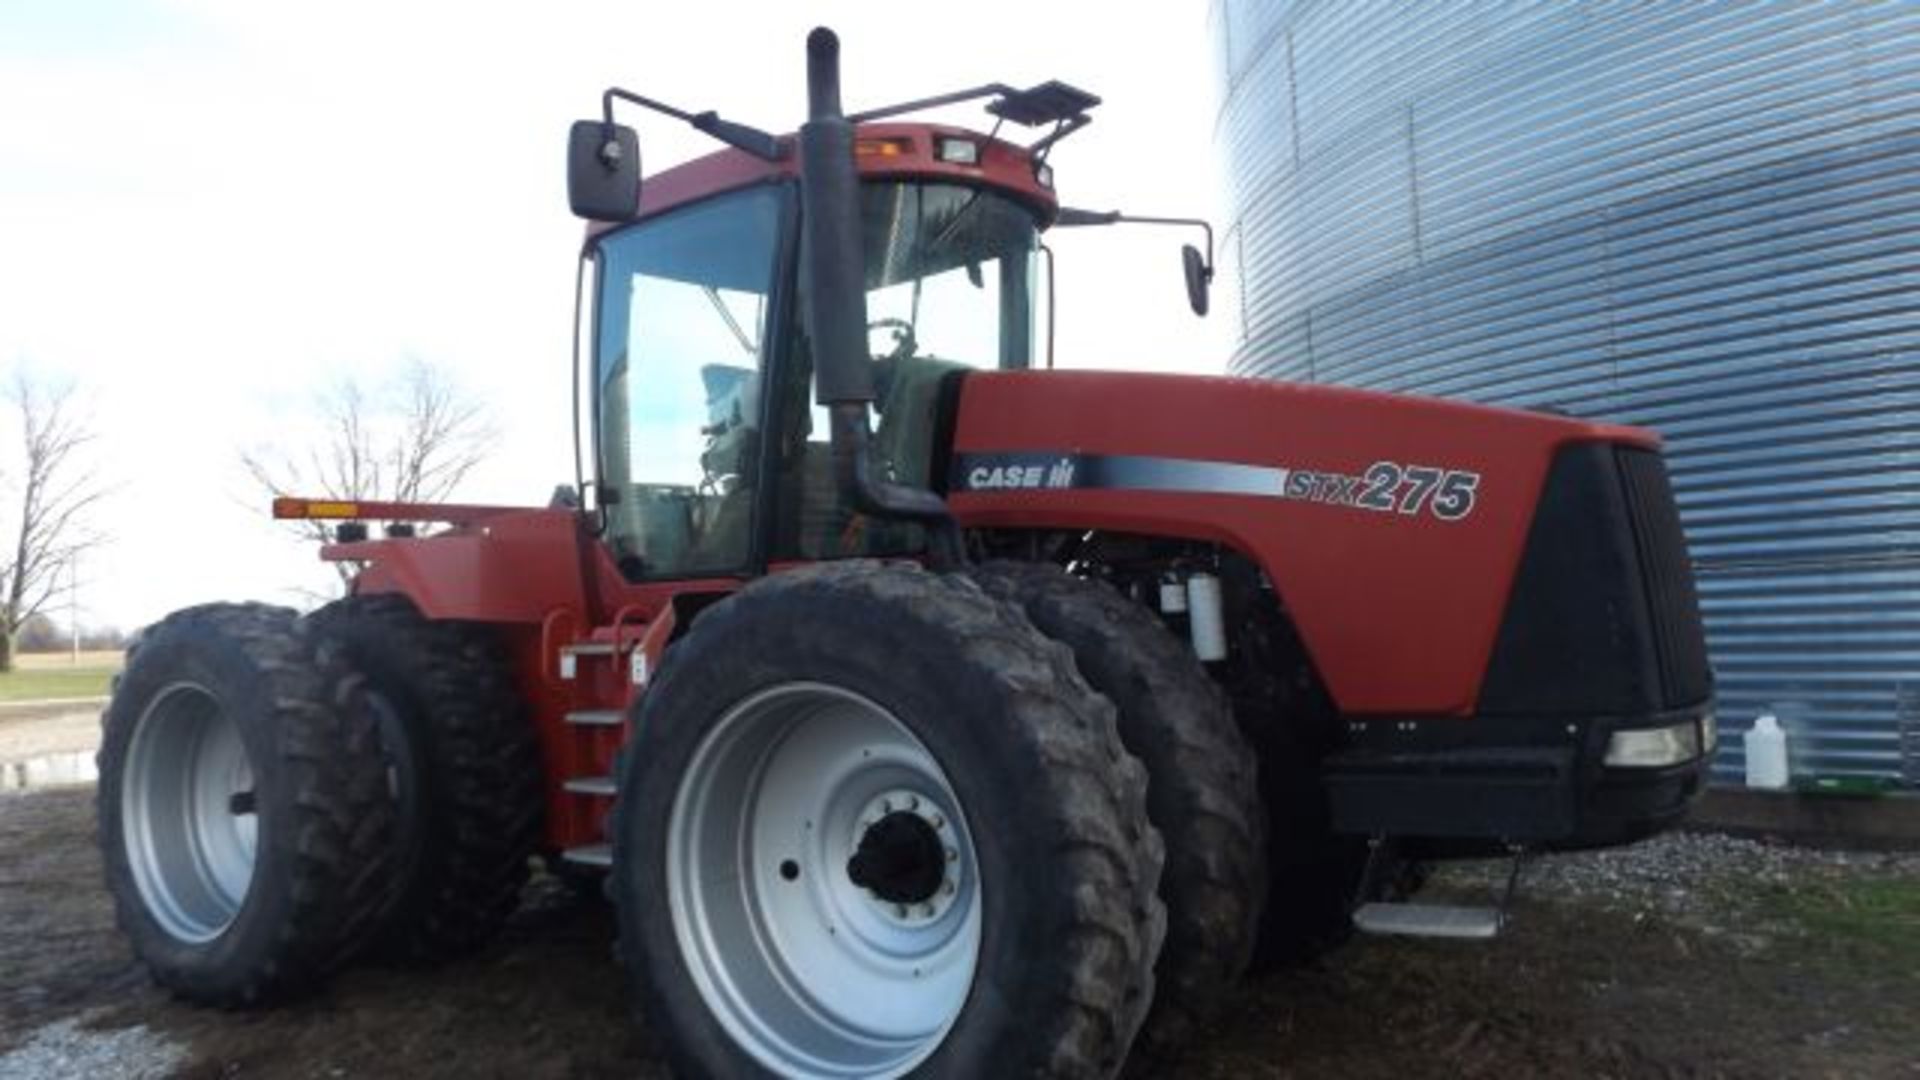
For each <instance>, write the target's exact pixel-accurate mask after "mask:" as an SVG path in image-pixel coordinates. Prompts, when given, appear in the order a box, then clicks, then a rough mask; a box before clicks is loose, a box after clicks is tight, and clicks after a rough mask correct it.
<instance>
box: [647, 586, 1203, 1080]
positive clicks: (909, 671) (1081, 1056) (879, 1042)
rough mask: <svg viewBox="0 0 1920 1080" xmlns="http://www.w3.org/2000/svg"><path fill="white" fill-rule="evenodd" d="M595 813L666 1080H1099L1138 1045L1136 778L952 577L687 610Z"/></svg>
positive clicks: (1064, 687)
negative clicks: (1076, 1079)
mask: <svg viewBox="0 0 1920 1080" xmlns="http://www.w3.org/2000/svg"><path fill="white" fill-rule="evenodd" d="M619 788H620V791H621V796H620V799H619V802H618V804H617V806H616V808H615V811H614V845H615V854H614V871H613V873H614V879H613V883H612V888H611V893H612V896H613V899H614V902H615V905H616V907H617V910H618V917H619V925H620V939H621V947H622V950H623V952H624V953H625V959H626V961H627V966H628V969H629V971H630V972H632V973H633V976H634V979H635V983H636V991H637V992H638V994H639V996H640V997H641V999H642V1001H643V1002H644V1004H645V1006H646V1009H647V1011H648V1013H649V1015H650V1016H651V1018H652V1020H653V1023H654V1026H655V1028H656V1030H659V1031H661V1032H663V1033H666V1034H667V1037H668V1040H669V1048H670V1052H671V1054H672V1056H673V1058H674V1063H675V1065H676V1066H677V1067H678V1068H679V1069H680V1070H681V1071H683V1072H684V1073H686V1074H687V1075H699V1076H740V1075H754V1074H757V1073H762V1072H771V1073H776V1074H781V1075H834V1076H896V1075H901V1074H904V1073H907V1072H910V1071H911V1072H913V1073H914V1074H915V1075H926V1076H983V1075H1009V1076H1012V1075H1020V1076H1025V1075H1042V1076H1106V1075H1111V1074H1113V1073H1114V1072H1116V1071H1117V1070H1118V1069H1119V1068H1120V1066H1121V1065H1122V1063H1123V1062H1124V1060H1125V1058H1126V1055H1127V1051H1128V1048H1129V1046H1130V1045H1131V1043H1132V1042H1133V1039H1134V1036H1135V1033H1136V1032H1137V1031H1138V1030H1139V1027H1140V1025H1141V1023H1142V1022H1143V1021H1144V1020H1145V1017H1146V1013H1147V1009H1148V1006H1149V1004H1150V1003H1151V1001H1152V1000H1153V992H1154V971H1153V964H1154V959H1155V957H1156V955H1157V954H1158V952H1159V949H1160V944H1161V941H1162V938H1163V936H1164V933H1165V920H1166V913H1165V908H1164V905H1163V904H1162V902H1161V900H1160V898H1159V896H1158V895H1157V894H1156V886H1157V884H1158V881H1159V876H1160V870H1161V864H1162V862H1163V859H1164V853H1163V849H1162V846H1161V841H1160V838H1159V834H1158V833H1157V832H1156V831H1155V830H1154V829H1153V827H1152V826H1151V824H1149V822H1148V819H1147V776H1146V771H1145V769H1144V768H1143V767H1142V766H1141V765H1140V763H1139V761H1138V760H1137V759H1135V758H1134V757H1133V756H1132V755H1131V754H1129V753H1128V752H1127V750H1126V748H1125V746H1124V744H1123V743H1122V742H1121V740H1120V736H1119V732H1118V729H1117V727H1116V724H1115V714H1114V711H1113V708H1112V706H1111V705H1110V704H1109V703H1108V702H1107V701H1106V699H1105V698H1103V697H1101V696H1100V695H1098V694H1095V693H1093V692H1092V690H1091V689H1090V688H1089V687H1088V686H1087V685H1086V683H1085V681H1084V680H1083V679H1082V678H1081V676H1080V674H1079V672H1078V671H1077V669H1076V668H1075V666H1074V661H1073V656H1072V653H1071V652H1070V651H1069V650H1068V649H1067V648H1066V647H1065V646H1063V645H1061V644H1059V643H1058V642H1055V641H1053V640H1051V639H1049V638H1047V637H1046V636H1044V635H1042V634H1041V633H1040V632H1039V631H1037V630H1036V629H1034V627H1033V626H1032V624H1031V623H1030V622H1029V621H1028V620H1027V619H1026V618H1025V617H1024V616H1023V615H1022V614H1020V612H1019V611H1018V609H1017V608H1015V607H1014V606H1012V605H1010V604H1008V603H1006V602H1004V601H1000V600H996V599H995V598H993V597H992V596H989V595H988V594H987V593H986V592H985V591H983V590H982V589H981V588H980V587H979V586H978V585H977V584H976V583H975V582H973V581H971V580H969V579H966V578H963V577H958V576H949V575H936V574H931V573H928V572H926V571H924V570H921V569H919V568H917V567H912V566H900V565H881V564H875V563H835V564H830V565H825V566H820V567H814V568H809V569H805V570H798V571H793V572H790V573H783V574H780V575H777V576H775V577H772V578H768V579H765V580H763V581H760V582H757V583H755V584H754V585H752V586H750V587H748V588H746V589H744V590H742V591H741V592H740V593H738V594H736V595H735V596H733V597H731V598H729V599H727V600H725V601H722V602H721V603H719V604H716V605H715V606H714V607H712V608H710V609H709V610H707V611H706V612H705V613H703V614H702V615H701V617H700V619H699V621H698V622H696V623H695V624H694V625H693V627H692V628H691V629H690V630H689V631H688V632H687V634H686V636H685V637H684V638H683V639H682V640H681V641H679V642H678V643H677V644H675V645H674V646H673V648H672V649H671V650H670V653H669V659H668V662H667V663H665V664H663V666H662V670H661V673H660V675H659V676H658V677H657V680H656V682H655V683H654V685H653V686H651V687H650V688H649V689H648V692H647V694H646V696H645V697H644V698H643V700H642V704H641V707H640V710H639V713H638V715H637V718H636V723H635V730H634V733H633V735H632V738H631V739H630V741H629V744H628V746H627V749H626V752H625V755H624V759H623V765H622V769H621V775H620V784H619ZM662 893H664V896H663V895H662Z"/></svg>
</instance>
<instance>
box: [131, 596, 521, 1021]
mask: <svg viewBox="0 0 1920 1080" xmlns="http://www.w3.org/2000/svg"><path fill="white" fill-rule="evenodd" d="M103 725H104V731H103V735H102V744H101V751H100V759H99V763H100V786H99V793H98V804H99V805H98V819H99V828H100V846H101V851H102V855H103V859H104V863H105V867H106V878H107V887H108V891H109V893H110V894H111V895H112V897H113V900H114V904H115V910H116V912H117V915H118V919H119V922H120V925H121V927H122V928H123V930H124V931H125V932H126V934H127V936H128V938H129V940H130V941H131V943H132V945H133V949H134V952H135V954H136V955H137V956H139V957H140V959H141V960H142V961H143V962H144V963H145V965H146V966H147V968H148V969H149V971H151V972H152V974H153V976H154V978H155V979H156V981H158V982H159V983H161V984H162V985H164V986H166V987H168V988H169V989H171V990H173V991H174V992H175V993H176V994H178V995H179V996H181V997H183V998H186V999H188V1000H191V1001H196V1002H200V1003H204V1004H212V1005H222V1006H241V1005H250V1004H254V1003H257V1002H260V1001H263V1000H268V999H273V998H280V997H286V996H291V995H295V994H298V993H301V992H303V991H306V990H310V989H311V988H313V987H314V986H316V985H317V984H318V983H319V982H321V981H322V980H323V979H324V978H325V977H326V976H327V975H329V974H330V973H332V972H333V971H335V970H337V969H338V968H340V967H342V966H344V965H345V964H347V963H348V962H350V961H352V960H353V959H355V958H356V957H358V956H361V955H365V954H369V953H371V954H373V955H376V956H378V957H380V958H382V959H388V960H408V961H418V960H433V959H441V958H445V957H451V956H456V955H459V954H461V953H464V952H468V951H471V950H472V949H474V948H476V947H478V946H479V945H480V944H482V943H484V942H485V941H486V940H487V939H488V938H489V937H490V936H491V935H492V933H493V932H494V931H495V930H496V929H497V928H498V927H499V925H500V924H501V922H503V921H504V920H505V918H506V916H507V915H508V914H509V913H510V912H511V911H512V910H513V907H514V905H515V904H516V903H517V900H518V894H519V890H520V886H521V885H522V884H523V883H524V882H525V880H526V875H527V860H528V857H529V855H530V854H531V853H532V850H533V847H534V845H535V843H536V842H537V840H538V826H539V812H540V788H539V784H540V769H539V762H538V757H537V754H536V752H535V748H534V746H533V743H532V731H531V728H530V726H529V725H528V724H527V722H526V720H525V719H524V717H523V716H522V715H521V714H520V705H519V698H518V694H517V693H516V692H515V689H514V687H513V686H512V685H511V683H510V682H509V681H508V676H507V673H506V668H505V666H504V664H503V662H502V661H501V659H500V658H499V657H498V656H497V655H495V653H494V651H493V648H492V645H491V642H490V641H489V640H488V638H487V636H486V635H485V633H484V631H481V630H479V629H477V628H471V627H464V626H461V625H459V624H452V623H441V622H432V621H429V620H427V619H424V618H422V617H421V616H420V614H419V613H418V612H417V611H416V610H415V609H414V608H413V607H412V606H411V604H409V603H408V602H407V601H406V600H405V599H403V598H400V597H393V596H366V597H350V598H348V599H346V600H342V601H339V602H337V603H335V604H333V605H330V606H329V607H327V608H325V609H323V610H322V611H320V612H318V613H316V614H315V616H313V617H311V618H307V619H302V618H299V617H298V616H297V615H296V614H295V613H293V612H291V611H288V610H286V609H281V608H270V607H265V606H262V605H234V604H214V605H207V606H204V607H198V608H192V609H188V610H186V611H182V612H179V613H177V614H175V615H172V616H170V617H168V618H167V619H166V620H165V621H163V622H162V623H160V624H159V625H157V626H156V627H154V628H153V629H152V630H150V631H148V632H147V633H146V634H145V635H143V637H142V639H141V643H140V648H139V650H138V651H137V652H136V653H134V654H132V655H131V656H130V657H129V659H128V664H127V668H126V671H125V673H124V674H123V676H122V677H121V679H120V681H119V684H118V685H117V686H116V688H115V692H114V696H113V699H112V701H111V703H110V704H109V706H108V708H107V711H106V713H105V715H104V717H103Z"/></svg>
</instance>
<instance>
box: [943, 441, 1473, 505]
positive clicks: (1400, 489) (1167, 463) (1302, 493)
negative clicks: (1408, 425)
mask: <svg viewBox="0 0 1920 1080" xmlns="http://www.w3.org/2000/svg"><path fill="white" fill-rule="evenodd" d="M1073 488H1110V489H1127V490H1133V491H1184V492H1199V493H1205V494H1212V495H1261V496H1266V497H1268V498H1275V499H1292V500H1296V501H1299V502H1315V503H1325V504H1327V505H1329V506H1350V507H1353V508H1354V509H1356V510H1371V511H1374V512H1376V513H1382V514H1399V515H1405V516H1409V517H1417V516H1419V515H1422V514H1431V515H1432V516H1433V517H1435V518H1438V519H1439V520H1441V521H1460V520H1462V519H1463V518H1466V517H1467V516H1468V515H1470V514H1472V513H1473V507H1474V503H1475V500H1477V499H1478V498H1479V494H1480V474H1479V473H1477V472H1472V471H1470V470H1467V469H1449V468H1446V467H1444V466H1439V465H1419V464H1408V463H1403V462H1398V461H1376V462H1374V463H1373V464H1372V465H1369V466H1367V468H1366V469H1365V470H1364V471H1363V472H1361V473H1360V474H1359V475H1358V476H1354V475H1349V474H1347V473H1335V472H1322V471H1320V470H1317V469H1290V468H1281V467H1279V466H1269V465H1242V464H1238V463H1236V462H1230V461H1193V460H1190V459H1185V458H1163V457H1139V456H1132V455H1125V454H1055V453H1031V452H1020V453H986V454H957V455H955V456H954V460H953V471H952V473H951V475H950V476H949V477H948V490H950V491H955V492H968V491H1044V490H1053V491H1059V490H1067V489H1073Z"/></svg>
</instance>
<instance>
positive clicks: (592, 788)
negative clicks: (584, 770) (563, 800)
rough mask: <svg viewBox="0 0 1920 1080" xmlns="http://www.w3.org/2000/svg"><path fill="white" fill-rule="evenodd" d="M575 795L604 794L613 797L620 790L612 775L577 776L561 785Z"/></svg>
mask: <svg viewBox="0 0 1920 1080" xmlns="http://www.w3.org/2000/svg"><path fill="white" fill-rule="evenodd" d="M561 786H562V787H564V788H566V789H567V790H568V791H571V792H573V793H574V794H575V795H604V796H608V797H612V796H613V795H615V794H617V793H618V792H619V790H620V789H619V788H618V787H617V786H616V785H615V784H614V782H613V777H611V776H576V777H574V778H573V779H571V780H569V781H567V782H566V783H565V784H562V785H561Z"/></svg>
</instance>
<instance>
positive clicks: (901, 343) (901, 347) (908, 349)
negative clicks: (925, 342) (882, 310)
mask: <svg viewBox="0 0 1920 1080" xmlns="http://www.w3.org/2000/svg"><path fill="white" fill-rule="evenodd" d="M875 330H891V331H893V351H892V352H889V353H887V354H886V355H885V356H877V357H875V358H874V359H876V360H904V359H906V358H907V357H909V356H912V355H913V353H914V350H916V349H918V348H919V347H920V343H919V342H917V341H915V340H914V337H913V324H912V323H910V322H908V321H907V320H905V319H894V318H886V319H875V320H873V321H872V322H870V323H868V324H867V336H868V338H869V339H871V338H872V336H873V332H874V331H875Z"/></svg>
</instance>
